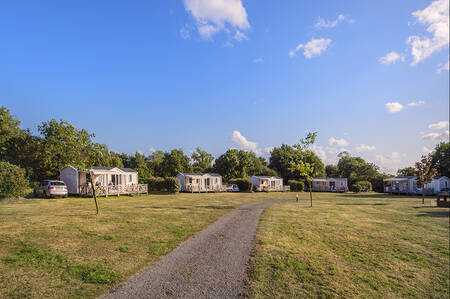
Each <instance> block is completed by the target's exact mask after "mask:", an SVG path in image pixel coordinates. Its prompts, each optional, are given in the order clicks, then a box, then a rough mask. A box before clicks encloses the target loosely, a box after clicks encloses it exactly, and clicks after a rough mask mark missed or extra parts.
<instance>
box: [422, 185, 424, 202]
mask: <svg viewBox="0 0 450 299" xmlns="http://www.w3.org/2000/svg"><path fill="white" fill-rule="evenodd" d="M422 204H425V187H424V188H422Z"/></svg>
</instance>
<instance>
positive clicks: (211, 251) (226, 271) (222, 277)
mask: <svg viewBox="0 0 450 299" xmlns="http://www.w3.org/2000/svg"><path fill="white" fill-rule="evenodd" d="M285 201H286V200H278V201H274V200H269V201H264V202H259V203H251V204H247V205H244V206H242V207H239V208H236V209H235V210H233V211H232V212H230V213H228V214H226V215H225V216H223V217H222V218H220V219H219V220H218V221H217V222H215V223H214V224H212V225H211V226H209V227H207V228H206V229H204V230H203V231H201V232H200V233H199V234H197V235H196V236H194V237H192V238H190V239H188V240H187V241H185V242H183V243H182V244H181V245H180V246H179V247H177V248H176V249H175V250H173V251H172V252H171V253H169V254H168V255H166V256H165V257H163V258H162V259H161V260H160V261H159V262H157V263H156V264H155V265H153V266H151V267H149V268H148V269H146V270H144V271H143V272H141V273H139V274H137V275H136V276H134V277H133V278H131V279H130V280H129V281H128V282H126V283H125V284H123V285H122V286H120V287H119V288H117V289H116V290H115V291H113V292H111V293H110V294H107V295H105V296H104V297H103V298H230V297H231V298H236V297H239V295H240V294H241V293H242V291H243V288H244V283H245V279H246V268H247V266H248V263H249V261H250V255H251V253H252V250H253V247H254V239H255V234H256V229H257V226H258V221H259V218H260V216H261V213H262V212H263V211H264V210H265V209H266V208H267V207H269V206H270V205H272V204H275V203H280V202H285Z"/></svg>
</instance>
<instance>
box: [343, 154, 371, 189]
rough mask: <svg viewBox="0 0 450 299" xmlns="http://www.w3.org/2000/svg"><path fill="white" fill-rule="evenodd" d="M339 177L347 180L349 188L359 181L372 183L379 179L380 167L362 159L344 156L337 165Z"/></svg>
mask: <svg viewBox="0 0 450 299" xmlns="http://www.w3.org/2000/svg"><path fill="white" fill-rule="evenodd" d="M337 168H338V176H339V177H341V178H347V180H348V185H349V188H351V186H353V184H355V183H356V182H357V181H370V182H371V183H372V180H373V179H374V178H376V177H377V175H378V167H377V166H376V165H375V164H372V163H367V162H366V161H365V160H364V159H363V158H361V157H350V156H348V155H342V156H341V158H340V159H339V162H338V164H337Z"/></svg>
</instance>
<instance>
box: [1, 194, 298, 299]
mask: <svg viewBox="0 0 450 299" xmlns="http://www.w3.org/2000/svg"><path fill="white" fill-rule="evenodd" d="M292 196H293V195H292V194H289V193H269V194H265V193H263V194H261V193H257V194H256V193H253V194H251V193H238V194H230V193H220V194H219V193H218V194H174V195H162V194H159V195H149V196H139V197H122V196H121V197H111V198H106V199H105V198H99V206H100V214H99V215H95V205H94V202H93V199H90V198H68V199H33V198H26V199H21V200H3V201H0V269H1V270H0V298H4V297H6V298H30V297H31V298H43V297H51V298H62V297H71V298H72V297H95V296H97V295H99V294H102V293H105V292H107V291H108V289H109V288H110V287H111V286H113V285H114V284H115V283H117V282H119V281H123V280H126V279H127V278H129V277H130V276H131V275H133V274H134V273H136V272H138V271H139V270H141V269H143V268H144V267H146V266H148V265H151V264H152V263H154V262H156V261H157V260H158V259H159V258H160V257H161V256H162V255H165V254H167V253H168V252H170V251H171V250H173V249H174V248H175V247H176V246H178V245H179V244H180V243H181V242H182V241H184V240H186V239H187V238H189V237H190V236H192V235H194V234H195V233H197V232H199V231H200V230H202V229H203V228H205V227H206V226H208V225H210V224H211V223H213V222H214V221H216V220H217V219H218V218H220V217H221V216H223V215H224V214H226V213H228V212H229V211H231V210H232V209H234V208H235V207H237V206H239V205H242V204H245V203H249V202H255V201H263V200H267V199H285V198H289V197H292Z"/></svg>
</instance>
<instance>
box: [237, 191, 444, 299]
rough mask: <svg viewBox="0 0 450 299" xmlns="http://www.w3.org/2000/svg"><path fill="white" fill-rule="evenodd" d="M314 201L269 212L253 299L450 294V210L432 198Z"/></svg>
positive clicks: (325, 197) (318, 197)
mask: <svg viewBox="0 0 450 299" xmlns="http://www.w3.org/2000/svg"><path fill="white" fill-rule="evenodd" d="M302 197H303V198H307V195H306V194H302ZM314 198H315V201H314V206H313V207H312V208H311V207H309V202H307V201H301V202H300V203H299V204H297V203H295V202H294V203H285V204H279V205H274V206H272V207H271V208H269V209H268V210H266V211H265V212H264V214H263V216H262V220H261V223H260V226H259V231H258V236H257V250H256V253H255V256H254V259H253V262H252V265H251V268H250V273H249V275H250V278H249V285H248V289H247V293H246V294H247V296H249V297H251V298H263V297H264V298H274V297H275V298H277V297H278V298H280V297H284V298H295V297H303V298H309V297H316V298H317V297H321V298H324V297H360V298H375V297H376V298H398V297H417V298H448V297H449V274H450V273H449V210H448V209H445V208H437V207H433V206H432V202H433V204H434V200H433V199H432V198H427V199H426V204H425V205H422V204H421V199H420V198H413V197H406V196H405V197H403V196H385V195H383V194H367V195H359V196H358V195H356V196H355V195H353V194H330V193H315V194H314Z"/></svg>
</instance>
